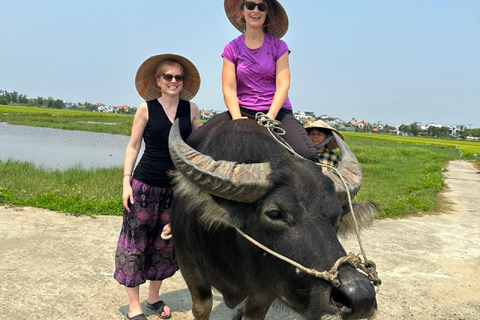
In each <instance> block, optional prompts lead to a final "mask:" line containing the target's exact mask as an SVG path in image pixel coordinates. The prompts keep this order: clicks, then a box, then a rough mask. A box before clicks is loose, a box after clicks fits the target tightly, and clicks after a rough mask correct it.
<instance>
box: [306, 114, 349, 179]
mask: <svg viewBox="0 0 480 320" xmlns="http://www.w3.org/2000/svg"><path fill="white" fill-rule="evenodd" d="M305 129H307V132H308V136H309V137H310V139H312V142H313V144H314V145H315V148H316V149H317V155H318V161H319V163H320V164H324V165H327V166H330V167H335V168H336V167H338V164H339V163H340V161H341V158H340V156H339V155H338V153H336V152H334V151H333V150H335V149H337V148H338V145H337V142H336V141H335V138H334V137H333V134H332V131H335V133H336V134H337V135H338V136H340V138H342V140H345V139H344V138H343V135H342V134H341V133H340V132H339V131H338V130H337V129H335V128H332V127H331V126H329V125H328V124H327V123H326V122H324V121H322V120H317V121H315V122H312V123H311V124H309V125H307V126H305ZM322 170H324V171H325V170H331V169H330V168H328V167H324V166H322Z"/></svg>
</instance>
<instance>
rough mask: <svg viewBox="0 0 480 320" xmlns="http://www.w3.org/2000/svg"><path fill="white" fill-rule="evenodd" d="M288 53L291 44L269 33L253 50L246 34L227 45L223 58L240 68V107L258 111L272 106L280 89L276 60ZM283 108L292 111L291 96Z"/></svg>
mask: <svg viewBox="0 0 480 320" xmlns="http://www.w3.org/2000/svg"><path fill="white" fill-rule="evenodd" d="M286 52H288V53H290V50H289V49H288V46H287V44H286V43H285V42H284V41H282V40H280V39H278V38H275V37H274V36H272V35H270V34H268V33H265V39H264V41H263V43H262V45H261V46H260V47H259V48H258V49H254V50H252V49H249V48H248V47H247V46H246V45H245V41H244V38H243V34H242V35H240V36H239V37H238V38H236V39H234V40H232V41H231V42H229V43H227V44H226V45H225V48H224V49H223V53H222V57H223V58H225V59H227V60H228V61H230V62H232V63H233V64H235V66H236V69H237V97H238V103H239V105H240V107H242V108H245V109H250V110H255V111H265V110H268V109H270V106H271V105H272V101H273V96H274V95H275V88H276V85H275V78H276V76H275V71H276V62H277V60H278V59H279V58H280V57H282V56H283V55H284V54H285V53H286ZM282 108H284V109H288V110H292V105H291V104H290V100H289V99H288V97H287V100H285V103H284V104H283V106H282Z"/></svg>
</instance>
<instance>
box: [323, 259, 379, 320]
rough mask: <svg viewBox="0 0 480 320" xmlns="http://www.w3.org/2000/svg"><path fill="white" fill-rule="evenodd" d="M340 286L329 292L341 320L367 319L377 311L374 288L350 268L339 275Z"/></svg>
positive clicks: (365, 278) (364, 277) (361, 275)
mask: <svg viewBox="0 0 480 320" xmlns="http://www.w3.org/2000/svg"><path fill="white" fill-rule="evenodd" d="M339 278H340V286H339V287H338V288H333V289H332V292H331V300H332V303H333V304H334V305H335V306H336V307H337V308H338V310H339V313H340V314H341V316H342V319H368V318H370V317H372V316H373V315H374V314H375V312H376V309H377V300H376V293H375V288H374V287H373V285H372V284H371V283H370V281H369V280H368V278H367V277H366V276H364V275H363V274H360V273H358V272H357V271H355V270H352V269H351V268H347V269H343V270H342V271H341V272H340V273H339Z"/></svg>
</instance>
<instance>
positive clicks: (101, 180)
mask: <svg viewBox="0 0 480 320" xmlns="http://www.w3.org/2000/svg"><path fill="white" fill-rule="evenodd" d="M0 118H1V119H2V120H3V121H7V122H9V123H10V124H22V125H32V126H34V125H38V126H44V127H54V128H60V126H63V128H67V129H70V130H85V131H96V132H107V133H120V134H127V135H128V134H129V131H130V128H131V121H132V119H133V117H132V116H131V115H116V114H99V113H95V112H86V111H65V110H50V109H38V108H25V107H5V106H0ZM79 121H93V122H102V121H104V122H115V121H116V122H115V123H116V125H105V126H103V127H102V125H100V124H94V125H87V124H85V123H83V122H79ZM117 124H118V125H117ZM119 126H120V127H121V126H123V127H124V128H120V127H119ZM120 129H122V130H120ZM102 130H105V131H102ZM344 135H345V140H346V141H347V143H348V145H349V146H350V148H351V149H352V151H353V152H354V154H355V155H356V156H357V158H358V160H359V162H360V164H361V166H362V170H363V175H364V182H363V185H362V188H361V190H360V192H359V194H358V195H357V197H356V198H355V201H366V200H370V201H374V202H376V203H377V204H378V205H379V207H380V209H381V212H380V214H379V215H378V218H386V217H390V218H395V217H402V216H408V215H414V214H418V213H428V212H437V211H439V210H441V209H442V208H441V205H442V204H441V201H440V198H439V193H440V192H441V190H442V189H443V188H444V186H445V185H444V178H443V175H442V172H443V171H444V170H445V167H446V164H447V163H448V161H450V160H453V159H459V158H461V157H460V155H459V152H458V151H457V150H456V148H455V147H457V146H459V150H461V149H464V150H472V151H469V152H477V153H480V152H479V151H478V146H479V145H480V144H479V143H476V142H466V141H456V140H441V139H428V138H413V137H399V136H388V135H380V134H362V133H350V132H345V133H344ZM466 154H468V153H467V151H465V152H464V153H463V158H465V157H466V156H465V155H466ZM476 164H477V163H476ZM477 165H478V164H477ZM122 172H123V171H122V168H121V167H116V168H109V169H83V168H72V169H68V170H65V171H59V170H49V169H46V168H42V167H35V166H34V165H33V164H31V163H27V162H19V161H13V160H9V161H3V162H2V161H0V203H2V204H9V205H18V206H33V207H40V208H46V209H50V210H55V211H62V212H68V213H73V214H79V215H92V216H94V215H121V213H122V201H121V196H122Z"/></svg>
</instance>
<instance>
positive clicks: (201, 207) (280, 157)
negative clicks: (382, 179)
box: [169, 120, 376, 320]
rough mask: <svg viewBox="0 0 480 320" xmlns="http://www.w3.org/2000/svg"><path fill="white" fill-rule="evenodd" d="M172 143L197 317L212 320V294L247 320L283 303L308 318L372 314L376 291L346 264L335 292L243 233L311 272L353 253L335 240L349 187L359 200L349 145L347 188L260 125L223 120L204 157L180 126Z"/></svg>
mask: <svg viewBox="0 0 480 320" xmlns="http://www.w3.org/2000/svg"><path fill="white" fill-rule="evenodd" d="M169 139H170V140H169V148H170V153H171V156H172V159H173V162H174V163H175V166H176V168H177V172H176V174H175V175H176V177H175V179H174V184H175V186H174V188H175V194H176V195H175V200H174V203H173V204H172V212H171V227H172V232H173V240H174V242H175V248H176V256H177V259H178V263H179V265H180V269H181V271H182V275H183V277H184V278H185V281H186V283H187V285H188V288H189V290H190V293H191V296H192V302H193V306H192V312H193V315H194V317H195V320H205V319H209V316H210V312H211V309H212V287H214V288H215V289H217V290H218V291H219V292H220V293H221V294H222V295H223V298H224V301H225V304H226V305H227V306H228V307H229V308H235V307H236V306H238V305H239V304H240V303H242V302H243V303H244V304H243V317H242V319H244V320H247V319H248V320H260V319H264V318H265V315H266V314H267V311H268V309H269V308H270V306H271V305H272V303H273V302H274V301H276V300H277V301H280V303H281V304H283V305H284V306H286V307H287V308H288V309H291V310H293V311H295V312H296V313H298V314H300V315H301V316H303V318H305V319H309V320H320V319H325V317H328V318H329V319H331V318H332V317H333V319H362V318H368V317H371V316H372V315H374V313H375V311H376V297H375V290H374V287H373V286H372V284H371V282H370V281H369V279H368V278H367V277H366V276H365V275H364V274H363V273H361V272H359V271H357V269H355V268H354V267H352V266H351V265H349V264H342V265H341V266H340V267H339V269H338V280H339V281H340V285H339V286H334V285H332V283H330V282H328V281H325V280H324V279H320V278H317V277H314V276H312V275H310V274H306V273H304V272H299V271H298V269H297V268H295V267H294V266H292V265H291V264H290V263H287V262H285V261H283V260H281V259H279V258H277V257H274V256H272V255H271V254H269V253H266V252H265V251H264V250H263V249H260V248H259V247H257V246H255V245H254V244H252V243H251V242H249V241H248V240H246V239H245V238H244V237H243V236H242V235H241V234H240V233H239V231H237V229H239V230H241V231H242V232H244V233H245V234H247V235H249V236H250V237H252V238H254V239H255V240H256V241H258V242H260V243H261V244H263V245H265V246H266V247H268V248H270V249H271V250H274V251H275V252H278V253H279V254H281V255H283V256H285V257H288V258H289V259H292V260H294V261H295V262H298V263H300V264H301V265H303V266H306V267H308V268H313V269H315V270H318V271H324V270H330V268H332V266H333V265H334V264H335V262H336V261H337V259H339V258H340V257H342V256H345V254H346V252H345V250H344V249H343V248H342V245H341V244H340V242H339V240H338V238H337V234H336V231H337V230H338V229H339V228H340V226H341V220H342V216H344V215H345V214H346V212H348V210H345V209H344V208H346V207H348V206H345V205H346V204H347V202H346V188H348V189H349V190H350V192H351V194H352V195H355V194H356V193H357V191H358V189H359V187H360V184H361V179H362V175H361V170H360V167H359V164H358V162H357V160H356V159H355V157H354V156H353V154H352V153H351V151H350V150H349V149H348V147H346V145H345V143H343V141H342V140H341V139H337V140H340V141H339V144H340V150H341V152H342V157H343V161H342V163H341V166H340V167H339V168H338V169H339V171H340V172H341V173H342V175H343V176H344V178H345V180H346V182H347V184H346V187H345V186H344V185H343V184H342V183H341V181H340V180H339V178H338V177H337V176H336V175H335V174H333V173H332V172H328V173H325V174H324V173H322V170H321V168H320V167H318V166H317V165H316V164H315V163H313V162H311V161H307V160H304V159H300V158H298V157H294V156H293V155H292V154H291V153H289V152H288V151H287V150H286V149H285V148H284V147H283V146H282V145H281V144H280V143H278V142H277V141H275V139H274V138H273V137H272V135H271V134H270V133H269V132H268V129H266V128H264V127H262V126H259V125H258V124H256V123H255V122H254V121H252V120H235V121H227V122H222V123H221V124H219V125H218V126H216V127H215V128H214V129H213V130H211V131H210V133H209V134H208V136H206V137H205V139H204V140H203V142H202V143H201V144H200V145H199V146H198V148H197V149H198V151H197V150H195V149H193V148H191V147H189V146H188V145H187V144H186V143H185V142H184V141H183V140H182V138H181V136H180V133H179V131H178V124H176V123H175V124H174V126H173V127H172V130H171V132H170V138H169ZM367 207H368V206H367ZM236 228H237V229H236Z"/></svg>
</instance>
